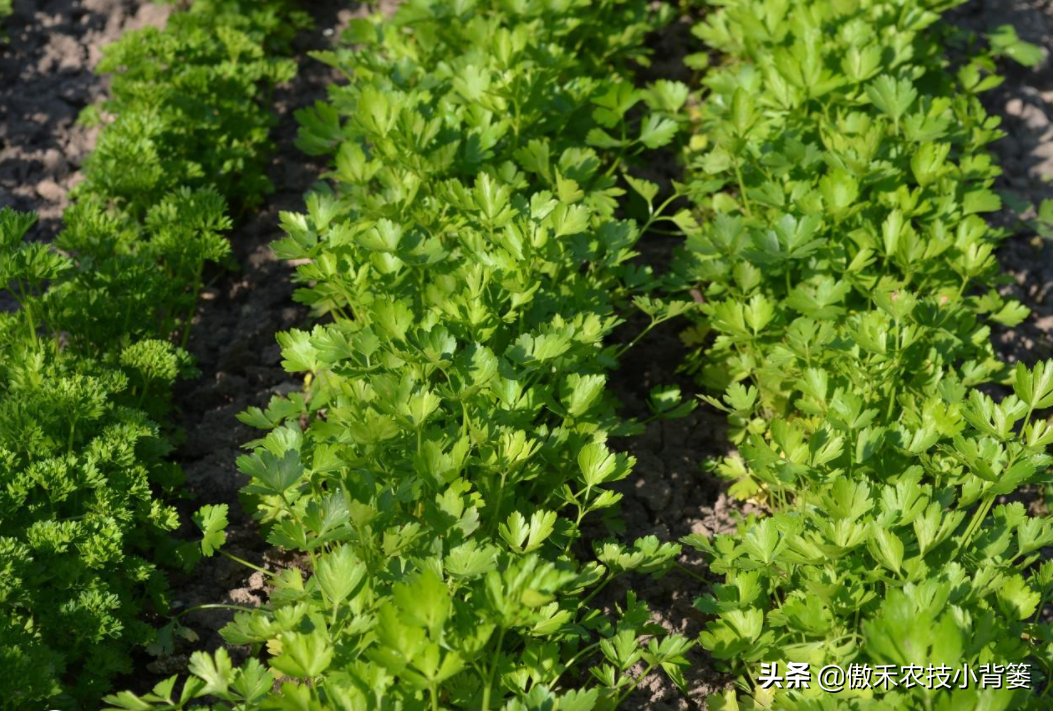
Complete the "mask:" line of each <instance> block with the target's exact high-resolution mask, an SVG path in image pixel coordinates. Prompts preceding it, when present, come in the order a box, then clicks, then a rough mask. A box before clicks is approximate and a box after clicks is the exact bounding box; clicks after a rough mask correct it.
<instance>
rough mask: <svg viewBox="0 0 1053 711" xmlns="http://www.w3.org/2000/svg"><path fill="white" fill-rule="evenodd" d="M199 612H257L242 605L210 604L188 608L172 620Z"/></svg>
mask: <svg viewBox="0 0 1053 711" xmlns="http://www.w3.org/2000/svg"><path fill="white" fill-rule="evenodd" d="M199 610H236V611H238V612H258V611H259V610H258V609H257V608H255V607H246V606H244V605H228V604H226V603H222V602H210V603H206V604H204V605H194V606H193V607H188V608H187V609H185V610H180V611H179V612H177V613H176V614H175V615H173V616H172V619H175V620H178V619H179V618H180V617H182V616H183V615H189V614H190V613H191V612H198V611H199Z"/></svg>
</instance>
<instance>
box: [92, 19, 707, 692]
mask: <svg viewBox="0 0 1053 711" xmlns="http://www.w3.org/2000/svg"><path fill="white" fill-rule="evenodd" d="M650 5H651V4H650V3H648V2H645V1H644V0H598V1H597V2H591V3H582V2H563V1H560V2H550V1H543V0H524V1H522V2H515V3H509V2H503V1H500V0H458V1H457V2H450V3H427V2H410V3H406V4H404V5H403V6H401V7H400V9H399V10H398V11H397V12H396V13H395V14H394V16H393V17H391V18H389V19H385V18H383V17H381V16H379V15H378V16H375V17H373V18H371V19H369V20H356V21H354V22H353V23H352V24H351V26H350V28H349V29H348V30H347V32H346V33H345V36H344V40H345V43H344V46H341V47H340V48H338V49H335V50H333V51H330V52H324V53H320V54H319V55H318V58H319V59H321V60H322V61H325V62H326V63H328V64H331V65H332V66H333V67H335V68H336V69H337V70H339V71H340V72H341V73H342V74H343V75H344V76H346V77H347V79H348V82H347V83H346V84H340V85H335V86H331V87H330V89H329V100H328V101H327V102H322V103H319V104H318V105H316V106H315V107H314V108H313V109H311V110H309V111H304V112H303V113H302V114H301V116H300V118H301V121H302V132H301V136H300V144H301V146H302V147H303V149H304V150H305V151H307V152H308V153H311V154H314V155H325V156H329V157H330V158H331V166H332V167H331V171H330V172H329V174H328V175H327V176H326V178H327V181H326V182H325V183H324V184H323V185H321V186H319V187H318V188H317V189H316V190H314V191H313V192H312V194H311V195H310V196H309V197H308V199H307V211H306V212H305V213H303V214H291V213H286V214H283V215H282V217H281V219H282V225H283V227H284V229H285V231H286V233H287V237H286V238H285V239H282V240H280V241H279V242H277V243H276V244H275V251H276V252H277V253H278V254H279V255H280V256H282V257H284V258H287V259H290V260H297V261H298V262H299V263H300V266H299V267H298V269H297V279H298V280H299V281H300V282H301V283H302V284H303V287H302V288H301V289H300V290H299V291H298V292H297V295H296V298H297V299H298V300H299V301H301V302H302V303H305V304H309V305H310V306H311V308H312V309H313V312H314V314H315V315H316V317H317V318H318V323H317V325H315V326H314V327H313V328H312V329H311V330H309V331H303V330H293V331H290V332H287V333H284V334H281V335H280V336H279V341H280V343H281V346H282V352H283V356H284V366H285V368H287V369H288V370H289V371H290V372H292V373H300V374H303V377H304V388H303V390H302V392H297V393H293V394H290V395H288V396H281V397H275V398H274V400H273V401H272V402H271V403H270V404H269V406H268V407H267V408H265V409H260V408H251V409H250V410H248V411H247V412H246V413H244V415H243V416H242V419H243V421H245V422H246V423H248V424H251V425H253V426H256V427H258V428H260V429H261V430H263V431H264V432H265V434H264V435H263V436H262V437H261V439H259V440H258V441H257V442H255V443H254V444H253V446H252V450H253V451H252V453H251V454H248V455H246V456H244V457H242V458H241V459H240V460H239V462H238V464H239V467H240V469H241V470H242V471H243V472H244V473H245V474H247V475H249V476H250V477H251V483H250V484H249V485H248V486H247V487H246V489H245V494H246V495H247V498H248V499H249V500H250V501H251V502H252V505H253V506H254V508H255V511H256V512H257V518H258V519H259V520H260V522H261V523H262V524H263V526H264V530H265V532H266V535H267V540H268V541H269V542H271V543H272V544H275V545H278V546H281V547H282V548H285V549H287V550H291V551H296V552H298V553H299V554H300V555H301V556H302V558H303V560H304V566H303V568H304V569H303V570H301V569H300V568H290V569H287V570H284V571H281V572H280V573H276V574H272V575H271V576H270V584H271V588H272V589H271V593H270V601H269V604H268V605H266V606H264V607H263V608H261V609H255V610H245V611H242V612H239V613H238V614H237V615H236V617H235V620H234V621H233V623H231V624H230V625H228V626H227V627H226V628H224V630H223V632H222V634H223V635H224V637H225V639H226V640H227V641H228V642H229V643H231V644H234V645H252V647H253V649H255V650H258V651H260V653H261V654H260V657H259V658H257V657H254V658H253V659H251V660H250V661H249V662H248V663H246V664H245V665H243V666H241V667H234V666H233V665H232V664H231V661H230V657H229V655H228V653H227V652H226V651H224V650H220V651H218V652H216V653H215V654H213V655H208V654H206V653H203V652H199V653H196V654H195V655H194V657H193V658H192V660H191V665H190V672H191V675H190V677H189V678H188V679H187V680H186V682H185V684H184V685H183V686H182V687H179V688H177V687H176V684H177V683H178V682H177V680H176V678H174V677H173V678H170V679H168V680H166V681H164V682H162V683H161V684H158V686H157V687H156V688H155V689H154V691H153V693H151V694H147V695H144V696H142V697H137V696H134V695H132V694H130V693H124V694H120V695H116V696H111V697H109V698H107V702H108V703H109V704H111V706H112V707H113V708H119V709H150V708H164V709H168V708H183V707H185V706H192V705H194V704H195V703H207V702H208V699H212V700H213V701H214V702H215V703H216V704H218V705H217V706H215V707H214V708H229V707H233V708H237V709H263V708H266V709H294V708H296V709H300V708H303V709H308V708H309V709H389V708H414V709H415V708H420V709H439V708H444V709H445V708H463V709H484V710H491V709H499V708H501V709H563V710H564V711H571V710H580V711H588V710H589V709H593V708H611V707H613V706H616V705H617V704H618V703H619V702H620V701H621V700H623V699H624V698H625V697H626V696H628V694H629V693H631V691H632V690H633V689H634V688H635V687H636V686H637V685H638V684H639V683H640V681H641V680H642V679H643V678H645V677H646V676H647V675H648V674H650V673H651V672H652V671H657V670H658V669H659V668H663V669H664V670H665V671H666V672H667V673H669V674H670V675H671V676H672V677H673V678H674V679H675V680H677V681H682V680H681V678H680V668H681V667H682V666H683V665H684V663H685V661H684V659H683V652H684V651H685V650H686V648H687V647H688V642H687V641H686V640H685V639H684V638H682V637H680V636H678V635H666V634H665V633H664V630H662V629H661V627H659V626H658V625H655V624H654V623H653V622H652V621H651V620H650V615H649V613H648V610H647V607H646V605H645V604H643V603H642V602H640V601H639V600H637V598H636V596H635V595H632V594H630V595H629V597H628V598H627V599H626V600H625V601H624V603H622V604H621V609H620V614H618V615H616V616H614V618H613V619H612V618H611V617H609V616H608V615H606V614H603V613H602V612H601V610H600V609H598V608H597V607H596V606H594V605H591V604H590V603H591V601H593V600H594V599H595V598H596V595H597V594H598V593H599V592H600V591H601V590H602V589H603V588H604V586H605V585H607V584H608V583H609V582H610V581H611V580H612V579H613V578H614V577H615V576H617V575H620V574H622V573H625V572H627V571H630V570H634V571H638V572H644V573H648V572H652V571H659V570H664V569H665V568H666V567H667V565H668V563H669V561H670V560H671V559H672V558H673V557H675V556H676V555H677V553H678V552H679V546H677V545H673V544H660V543H659V542H658V540H657V539H655V538H653V537H651V538H645V539H641V540H638V541H636V542H635V543H634V544H633V545H622V544H620V543H616V542H614V541H606V542H603V543H600V544H597V545H596V546H595V548H594V550H591V551H590V550H588V548H587V547H586V546H583V542H582V538H583V533H582V526H583V524H585V523H586V522H587V521H589V520H595V521H597V522H601V521H602V520H603V519H604V517H605V516H606V515H609V514H610V513H611V512H613V511H614V507H615V505H616V504H617V502H618V500H619V498H620V495H619V494H618V493H616V492H615V491H614V490H612V489H611V484H613V483H614V482H616V481H618V480H620V479H623V478H624V477H626V476H628V475H629V474H630V472H631V469H632V466H633V463H634V462H633V459H632V458H631V457H628V456H626V455H624V454H620V453H617V452H615V451H612V449H611V447H610V446H609V444H608V441H609V438H611V437H614V436H619V435H624V434H629V433H631V432H632V431H634V430H635V429H636V427H635V425H634V424H633V423H631V422H626V421H623V420H622V419H620V418H618V417H617V416H616V414H615V411H614V401H613V398H612V396H611V393H610V391H609V389H608V384H607V374H608V372H609V371H610V370H611V369H612V368H614V367H615V366H616V364H617V359H618V356H619V355H620V354H621V348H620V347H619V346H617V345H613V344H611V343H610V335H611V332H612V330H613V329H614V328H615V327H616V326H617V325H618V324H619V323H620V321H621V319H620V318H619V316H618V315H617V311H616V309H617V307H622V306H627V305H628V302H629V300H630V299H631V298H632V297H633V296H636V297H638V298H637V304H638V305H639V306H640V307H642V308H643V309H644V310H645V311H646V312H648V313H649V314H650V316H651V320H652V323H660V322H662V321H664V320H666V319H668V318H671V317H673V316H675V315H676V314H677V313H679V312H681V311H682V309H683V308H684V305H683V304H679V303H675V304H671V305H664V306H663V305H661V304H659V303H657V302H655V301H654V300H653V299H649V298H648V297H647V296H646V292H647V291H648V290H649V289H653V287H654V285H655V283H656V282H655V279H654V277H653V275H652V274H651V273H650V271H649V270H646V269H641V268H639V267H637V266H634V265H633V264H631V263H630V260H631V259H632V257H633V256H635V252H634V251H633V245H634V243H635V242H636V241H637V239H638V238H639V236H640V234H641V226H640V225H638V224H636V223H634V222H633V221H628V220H623V219H618V218H617V217H616V216H615V212H616V209H617V208H618V206H619V201H620V199H621V198H622V196H623V195H624V191H623V189H622V188H620V187H619V185H618V175H619V171H621V170H623V169H624V168H625V167H626V166H628V165H631V164H632V163H633V161H634V158H635V157H636V156H638V155H639V154H641V153H642V152H644V151H647V150H650V149H655V148H658V147H660V146H663V145H665V144H667V143H668V142H669V141H671V140H672V138H673V137H674V135H675V133H676V131H677V129H678V125H677V123H676V121H675V120H673V119H672V118H671V116H672V115H673V114H675V113H676V112H678V111H679V110H680V109H681V108H682V106H683V103H684V100H685V99H686V97H687V87H686V86H684V85H681V84H675V83H671V82H658V83H656V84H655V85H653V86H650V87H648V88H646V89H642V90H641V89H636V88H634V86H633V84H632V73H631V70H632V67H633V65H634V64H642V63H645V62H646V61H647V50H646V49H645V46H644V38H645V37H646V35H647V34H648V33H649V32H651V31H652V30H653V29H654V28H655V27H657V26H658V25H659V24H660V23H661V22H663V21H665V20H667V19H668V15H669V13H668V11H667V10H656V9H655V8H652V7H650ZM637 184H638V185H641V186H643V189H644V190H648V187H647V186H646V185H644V184H643V183H637ZM664 397H665V396H664ZM668 405H669V402H668V397H666V398H665V400H664V401H663V406H668ZM226 519H227V511H226V509H225V508H224V507H222V506H209V507H205V508H203V509H202V511H201V512H200V514H199V516H198V521H199V524H200V526H201V528H202V530H203V533H204V537H203V540H202V546H203V549H204V551H205V553H206V554H211V553H213V552H214V550H215V549H216V548H218V547H219V546H221V545H222V544H223V542H224V540H225V533H224V528H225V525H226ZM305 573H306V574H305ZM264 650H265V651H264ZM261 659H262V661H261ZM586 670H587V671H586ZM275 679H277V680H278V681H279V682H280V688H279V689H278V690H277V691H272V688H271V687H272V684H273V682H274V680H275Z"/></svg>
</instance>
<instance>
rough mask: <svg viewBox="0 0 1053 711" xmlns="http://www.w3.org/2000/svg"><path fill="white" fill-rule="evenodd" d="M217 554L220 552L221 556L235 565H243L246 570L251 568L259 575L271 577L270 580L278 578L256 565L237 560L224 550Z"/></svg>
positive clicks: (236, 557)
mask: <svg viewBox="0 0 1053 711" xmlns="http://www.w3.org/2000/svg"><path fill="white" fill-rule="evenodd" d="M219 552H220V553H221V554H222V555H224V556H226V557H227V558H229V559H230V560H232V561H234V562H235V563H240V564H241V565H244V566H245V567H246V568H252V569H253V570H255V571H257V572H259V573H263V574H264V575H269V576H270V577H272V578H276V577H278V576H277V575H276V574H275V573H273V572H271V571H269V570H266V569H264V568H261V567H260V566H258V565H254V564H252V563H250V562H249V561H247V560H243V559H241V558H239V557H238V556H236V555H234V554H232V553H227V552H226V551H225V550H222V549H221V550H220V551H219Z"/></svg>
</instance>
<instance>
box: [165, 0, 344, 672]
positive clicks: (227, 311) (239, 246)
mask: <svg viewBox="0 0 1053 711" xmlns="http://www.w3.org/2000/svg"><path fill="white" fill-rule="evenodd" d="M350 5H351V6H352V7H353V6H354V4H350ZM312 11H313V13H314V19H315V22H316V26H315V28H314V29H313V30H312V31H310V32H307V33H304V35H303V36H301V37H300V38H299V39H298V41H297V45H296V50H297V57H296V59H297V61H298V63H299V66H300V70H299V72H298V74H297V76H296V78H295V79H294V80H293V81H292V82H290V83H289V84H287V85H284V86H281V87H279V88H278V90H277V91H276V94H275V99H276V103H275V106H274V110H275V111H276V113H277V115H278V116H279V118H280V124H279V125H278V126H277V128H276V129H275V131H274V132H273V138H274V141H275V144H276V151H275V153H274V155H273V157H272V159H271V162H270V166H269V168H268V175H269V176H270V178H271V180H272V181H273V183H274V185H275V186H276V187H277V190H276V191H275V193H274V194H272V195H270V196H268V197H267V198H266V199H265V201H264V204H265V206H264V208H263V209H261V210H259V211H258V212H256V213H254V214H251V215H248V216H246V217H245V218H244V219H243V220H242V222H241V224H240V226H239V227H237V228H236V230H235V231H234V233H233V234H231V235H230V242H231V245H232V247H233V252H234V256H235V259H236V261H237V262H238V264H239V265H240V270H239V271H237V272H234V273H229V272H217V273H215V274H214V275H213V277H214V279H213V285H212V286H210V287H209V288H207V289H206V290H205V291H204V292H203V293H202V297H201V302H200V304H199V308H198V313H197V316H196V317H195V319H194V326H193V330H192V331H191V338H190V342H189V344H188V349H189V350H190V352H191V353H192V354H193V355H194V357H195V358H196V360H197V363H198V367H199V369H200V370H201V372H202V375H201V377H200V378H199V379H197V380H196V381H194V382H190V383H186V384H184V385H183V386H182V387H180V388H179V389H178V390H177V392H176V398H175V400H176V405H177V407H178V409H179V411H180V425H181V428H182V430H183V433H184V437H185V439H184V441H183V443H182V445H181V446H180V447H179V449H178V450H177V452H176V455H175V459H176V461H178V462H179V463H180V464H181V465H182V467H183V469H184V471H185V473H186V477H187V491H188V493H189V495H190V497H191V499H190V500H189V501H188V502H186V503H185V505H184V506H182V509H183V520H184V521H187V522H188V521H189V520H190V516H191V514H192V512H193V511H195V510H196V509H197V508H198V507H199V506H200V505H203V504H221V503H222V504H227V505H228V507H229V520H230V525H229V526H228V527H227V536H228V542H227V545H226V546H225V547H224V550H226V551H227V552H229V553H231V554H232V555H235V556H237V557H239V558H241V559H243V560H247V561H249V562H251V563H253V564H256V565H260V566H263V567H265V568H267V569H274V568H281V567H287V566H288V565H289V564H290V562H291V560H290V559H289V558H288V557H286V556H283V554H282V553H281V552H279V551H277V550H276V549H274V548H272V547H271V546H270V545H269V544H268V543H267V542H266V541H265V540H264V539H263V537H262V536H261V534H260V531H259V529H258V528H257V526H256V524H255V522H254V521H253V520H252V519H251V517H250V516H248V515H247V514H246V513H245V511H244V510H243V509H242V507H241V505H240V503H239V501H238V491H239V490H240V489H241V487H242V486H244V485H245V483H246V477H245V476H244V475H242V474H241V473H240V472H238V470H237V468H236V466H235V460H236V459H237V457H238V456H239V455H240V454H242V453H243V452H244V450H243V449H242V448H243V447H244V445H245V444H246V443H247V442H249V441H251V440H253V439H256V438H258V437H260V436H261V434H262V433H261V432H260V431H259V430H255V429H253V428H251V427H248V426H247V425H243V424H241V423H240V422H239V421H238V420H237V419H236V415H237V414H238V413H240V412H242V411H243V410H245V409H246V408H247V407H250V406H260V407H265V406H266V405H267V403H268V402H269V401H270V399H271V397H272V396H274V395H276V394H286V393H289V392H292V391H296V390H299V389H300V388H301V387H302V385H303V383H302V379H301V378H297V377H295V376H292V375H290V374H289V373H286V372H285V370H283V369H282V367H281V364H280V361H281V351H280V348H279V347H278V344H277V341H276V339H275V334H276V333H277V332H278V331H283V330H287V329H289V328H292V327H295V326H297V325H299V324H301V323H303V322H304V321H305V320H306V317H307V311H306V309H305V308H303V307H301V306H299V305H297V304H295V303H294V302H293V300H292V292H293V288H294V287H293V285H292V282H291V276H292V269H291V267H290V266H289V265H287V264H286V263H284V262H282V261H280V260H278V259H277V258H276V257H275V256H274V253H273V251H272V250H271V248H270V244H271V242H273V241H274V240H276V239H279V238H280V237H281V236H282V233H281V230H280V228H279V226H278V225H279V222H278V214H279V212H281V211H300V210H302V209H303V196H304V193H305V192H306V191H307V190H308V189H309V188H310V187H311V185H312V183H314V182H315V180H316V179H317V176H318V174H319V173H320V172H321V170H322V169H323V167H324V166H323V165H322V164H320V163H317V162H312V161H311V160H310V159H309V158H308V157H307V156H305V155H303V153H301V152H300V151H299V149H297V148H296V146H295V145H294V141H295V139H296V132H297V123H296V119H295V117H294V115H293V114H294V112H295V111H296V110H298V109H300V108H303V107H305V106H309V105H311V104H313V103H314V102H315V101H317V100H319V99H324V98H325V87H326V86H327V85H328V84H330V83H332V82H333V81H334V80H335V79H336V78H337V75H336V73H335V72H334V71H333V70H331V69H329V68H328V67H326V66H324V65H322V64H321V63H320V62H316V61H314V60H313V59H311V58H310V57H308V56H307V53H308V52H310V51H314V50H318V49H321V48H323V47H325V46H327V45H328V42H329V38H330V37H332V36H334V34H336V33H338V32H339V29H340V27H342V26H344V25H346V23H347V21H348V20H349V19H350V17H351V16H352V10H350V9H345V10H341V11H339V12H337V10H336V8H335V7H331V6H327V7H325V8H314V9H313V10H312ZM184 533H185V534H187V535H188V536H194V535H195V534H194V533H193V532H191V529H190V526H189V525H184ZM171 580H172V586H173V588H174V590H173V594H174V599H175V601H176V609H177V611H178V610H179V609H187V608H191V607H196V606H198V605H208V604H217V603H219V604H231V605H241V606H249V607H253V606H257V605H259V604H261V603H262V602H263V601H265V599H266V589H265V584H264V583H265V581H264V576H263V575H262V574H261V573H259V572H256V571H253V570H252V569H250V568H247V567H245V566H243V565H241V564H239V563H236V562H234V561H232V560H230V559H229V558H225V557H222V556H215V557H213V558H210V559H205V560H204V561H203V562H202V563H201V564H200V565H199V566H198V567H197V568H196V569H195V570H194V571H193V573H192V574H190V575H183V574H180V573H178V572H176V573H173V574H171ZM233 614H234V613H233V611H231V610H226V609H206V610H201V611H197V612H191V613H189V614H187V615H186V616H185V617H183V618H182V619H181V623H182V624H184V625H187V626H188V627H190V628H191V629H192V630H193V631H194V633H195V634H196V635H198V636H199V637H200V639H198V640H196V641H194V642H192V643H187V644H185V649H181V650H178V651H177V653H176V654H175V655H174V656H171V657H167V658H162V659H156V660H153V661H152V662H150V663H149V664H147V666H146V668H147V669H148V670H149V671H150V672H151V673H152V674H157V675H158V678H161V677H164V676H167V675H170V674H172V673H176V672H179V671H183V670H184V669H185V667H186V662H187V659H188V656H187V655H188V654H189V653H190V652H191V651H195V650H198V649H207V650H214V649H216V648H217V647H219V646H221V645H222V644H223V640H222V638H221V637H220V636H219V634H218V632H219V630H220V628H221V627H223V625H225V624H226V623H227V622H229V621H230V620H231V619H232V617H233ZM239 651H240V652H241V653H242V654H243V653H245V652H246V651H247V650H239ZM235 656H237V654H236V655H235ZM156 680H157V679H154V680H152V681H156Z"/></svg>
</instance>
